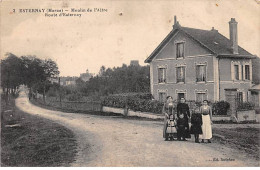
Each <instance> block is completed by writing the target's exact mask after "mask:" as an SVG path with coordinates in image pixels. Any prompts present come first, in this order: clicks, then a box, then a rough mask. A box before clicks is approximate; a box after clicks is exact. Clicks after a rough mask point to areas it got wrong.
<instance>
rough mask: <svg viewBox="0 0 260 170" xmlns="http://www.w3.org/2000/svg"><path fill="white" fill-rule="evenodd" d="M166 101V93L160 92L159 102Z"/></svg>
mask: <svg viewBox="0 0 260 170" xmlns="http://www.w3.org/2000/svg"><path fill="white" fill-rule="evenodd" d="M165 100H166V93H165V92H159V102H165Z"/></svg>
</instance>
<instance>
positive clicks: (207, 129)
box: [200, 115, 212, 139]
mask: <svg viewBox="0 0 260 170" xmlns="http://www.w3.org/2000/svg"><path fill="white" fill-rule="evenodd" d="M201 128H202V135H200V138H201V139H211V138H212V128H211V121H210V116H209V115H202V126H201Z"/></svg>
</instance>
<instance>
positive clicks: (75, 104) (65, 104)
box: [37, 98, 102, 111]
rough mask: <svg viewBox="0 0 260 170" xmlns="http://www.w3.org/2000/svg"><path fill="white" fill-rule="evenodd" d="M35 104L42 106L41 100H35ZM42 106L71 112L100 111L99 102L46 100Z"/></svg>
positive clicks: (100, 105)
mask: <svg viewBox="0 0 260 170" xmlns="http://www.w3.org/2000/svg"><path fill="white" fill-rule="evenodd" d="M37 102H39V103H41V104H44V102H43V100H42V99H37ZM44 105H47V106H51V107H55V108H62V109H68V110H73V111H102V104H101V102H100V101H55V100H48V98H46V100H45V104H44Z"/></svg>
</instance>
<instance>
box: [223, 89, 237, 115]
mask: <svg viewBox="0 0 260 170" xmlns="http://www.w3.org/2000/svg"><path fill="white" fill-rule="evenodd" d="M225 97H226V101H227V102H228V103H229V104H230V114H231V115H232V116H236V109H237V101H236V98H237V90H234V89H227V90H225Z"/></svg>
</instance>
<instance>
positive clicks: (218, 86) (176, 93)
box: [145, 18, 256, 102]
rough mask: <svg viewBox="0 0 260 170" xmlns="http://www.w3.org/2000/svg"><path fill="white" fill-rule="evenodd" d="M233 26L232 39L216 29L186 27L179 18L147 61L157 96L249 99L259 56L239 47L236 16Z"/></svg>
mask: <svg viewBox="0 0 260 170" xmlns="http://www.w3.org/2000/svg"><path fill="white" fill-rule="evenodd" d="M229 29H230V39H228V38H226V37H224V36H223V35H221V34H220V33H219V32H218V31H217V30H215V29H214V28H212V30H201V29H193V28H187V27H182V26H181V25H180V24H179V23H178V22H177V21H176V18H175V24H174V25H173V30H172V31H171V32H170V33H169V34H168V35H167V37H166V38H165V39H164V40H163V41H162V42H161V44H160V45H159V46H158V47H157V48H156V49H155V50H154V51H153V53H152V54H151V55H150V56H149V57H148V58H147V59H146V60H145V62H146V63H149V64H150V77H151V79H150V83H151V84H150V85H151V93H152V95H153V96H154V98H155V99H156V100H160V101H164V100H165V98H166V96H172V97H173V99H175V100H178V99H180V98H182V97H184V98H186V99H187V100H196V101H203V100H205V99H207V100H210V101H220V100H228V101H231V100H239V101H249V98H250V95H251V91H250V90H249V89H250V88H251V87H252V85H253V84H252V72H253V70H252V59H254V58H256V56H254V55H252V54H250V53H249V52H247V51H246V50H244V49H243V48H241V47H240V46H238V42H237V22H236V21H235V19H234V18H232V19H231V21H230V22H229ZM234 102H235V101H234Z"/></svg>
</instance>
